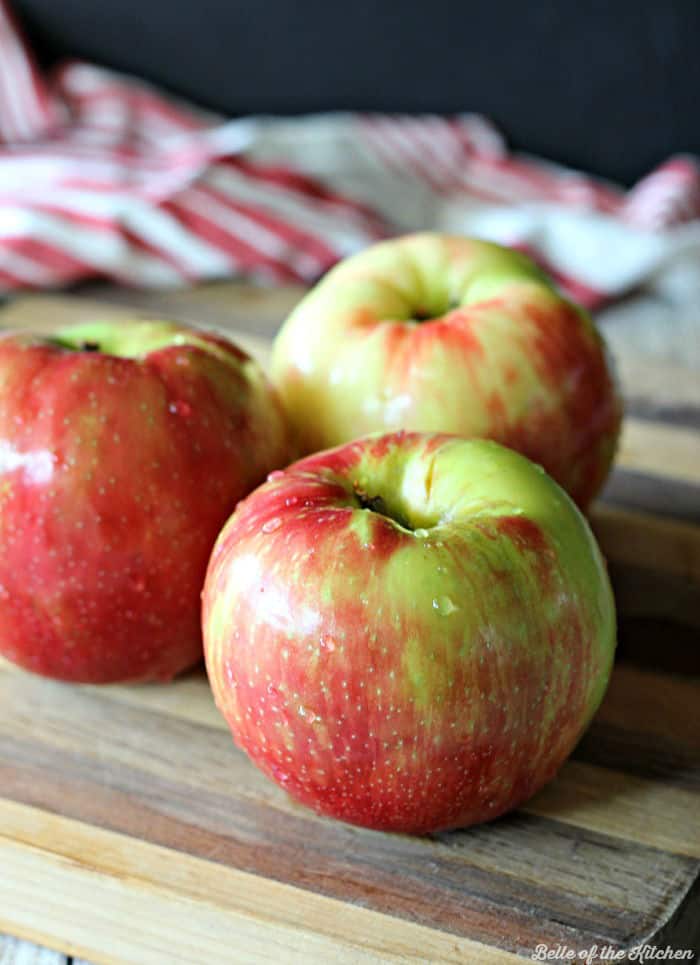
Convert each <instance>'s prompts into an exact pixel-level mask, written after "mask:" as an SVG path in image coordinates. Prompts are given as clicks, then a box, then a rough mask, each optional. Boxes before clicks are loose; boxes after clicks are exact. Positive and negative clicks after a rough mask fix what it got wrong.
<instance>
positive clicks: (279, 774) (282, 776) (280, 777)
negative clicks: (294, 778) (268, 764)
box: [272, 764, 289, 784]
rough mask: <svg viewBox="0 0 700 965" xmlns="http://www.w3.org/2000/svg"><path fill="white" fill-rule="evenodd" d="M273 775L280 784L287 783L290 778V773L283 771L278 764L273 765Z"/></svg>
mask: <svg viewBox="0 0 700 965" xmlns="http://www.w3.org/2000/svg"><path fill="white" fill-rule="evenodd" d="M272 776H273V777H274V779H275V780H276V781H279V782H280V784H286V783H287V781H288V780H289V774H288V773H287V772H286V771H283V770H282V768H281V767H279V766H278V765H277V764H273V765H272Z"/></svg>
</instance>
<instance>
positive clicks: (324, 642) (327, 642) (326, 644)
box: [318, 634, 335, 653]
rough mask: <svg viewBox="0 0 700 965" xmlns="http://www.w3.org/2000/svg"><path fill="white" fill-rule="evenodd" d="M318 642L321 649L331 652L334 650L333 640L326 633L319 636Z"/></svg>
mask: <svg viewBox="0 0 700 965" xmlns="http://www.w3.org/2000/svg"><path fill="white" fill-rule="evenodd" d="M318 642H319V645H320V647H321V650H325V651H326V653H333V651H334V650H335V640H334V639H333V637H331V636H330V635H328V634H327V635H326V636H325V637H321V639H320V640H319V641H318Z"/></svg>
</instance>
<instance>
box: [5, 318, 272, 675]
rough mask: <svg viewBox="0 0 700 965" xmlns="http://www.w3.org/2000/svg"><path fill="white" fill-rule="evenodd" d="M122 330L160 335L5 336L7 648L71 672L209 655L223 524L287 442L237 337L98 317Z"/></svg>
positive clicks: (167, 664) (155, 667) (115, 670)
mask: <svg viewBox="0 0 700 965" xmlns="http://www.w3.org/2000/svg"><path fill="white" fill-rule="evenodd" d="M156 325H158V326H160V327H159V328H157V329H156ZM164 326H165V327H164ZM127 331H128V333H129V337H130V338H131V343H132V344H133V345H137V344H138V342H139V338H140V337H143V339H144V343H145V344H148V343H149V340H150V341H151V342H152V341H153V338H154V334H155V336H157V339H156V340H157V341H158V347H157V348H156V349H154V350H153V351H146V352H145V353H144V354H143V356H140V357H121V356H119V355H116V354H106V353H104V352H101V351H95V350H91V351H89V352H88V351H81V350H79V349H75V350H74V349H72V348H70V347H67V346H66V345H63V344H57V343H56V342H55V341H53V340H47V339H45V338H42V337H39V336H31V335H23V334H14V335H4V336H3V337H1V338H0V585H1V586H2V587H3V593H2V596H1V597H0V653H2V654H3V655H4V656H5V657H7V658H8V659H9V660H12V661H14V662H15V663H17V664H19V665H20V666H22V667H24V668H26V669H27V670H31V671H33V672H35V673H39V674H44V675H46V676H50V677H55V678H59V679H62V680H69V681H77V682H87V683H106V682H113V681H125V680H167V679H170V678H171V677H173V676H174V675H175V674H177V673H179V672H180V671H182V670H184V669H185V668H186V667H188V666H190V665H192V664H194V663H196V662H197V661H198V660H199V659H201V656H202V643H201V631H200V625H199V611H200V593H201V587H202V582H203V578H204V573H205V570H206V565H207V560H208V557H209V554H210V551H211V547H212V545H213V543H214V541H215V539H216V535H217V533H218V531H219V529H220V527H221V526H222V524H223V523H224V521H225V520H226V517H227V516H228V515H229V514H230V512H231V511H232V510H233V508H234V506H235V505H236V502H237V501H238V499H240V498H241V497H243V496H245V495H246V494H247V493H248V492H249V491H250V490H251V489H252V488H253V487H254V486H256V485H257V484H258V483H260V482H261V481H262V480H263V479H264V478H265V475H266V473H268V472H269V471H270V470H272V469H274V468H275V467H277V466H280V465H284V464H285V463H286V462H287V461H288V458H289V455H290V449H289V444H288V435H289V432H288V429H287V426H286V424H285V420H284V416H283V414H282V411H281V407H280V404H279V402H278V400H277V398H276V397H275V395H274V392H273V390H272V389H271V387H270V386H269V384H268V383H267V382H266V380H265V378H264V376H263V375H262V373H261V372H260V370H259V368H258V367H257V366H256V365H255V364H254V363H253V362H252V361H251V360H250V359H249V358H248V356H246V355H245V353H243V352H241V351H240V349H238V348H237V347H235V346H233V345H231V344H230V343H229V342H227V341H226V340H225V339H221V338H220V337H218V336H211V337H210V336H208V335H206V334H202V333H200V332H195V331H193V330H190V329H187V328H185V327H183V326H178V325H172V326H170V327H168V326H167V325H165V323H146V322H143V323H134V325H133V326H128V327H126V326H119V325H116V326H114V327H113V328H112V329H109V330H107V329H105V328H104V326H102V327H100V329H99V333H100V336H101V337H103V338H108V337H109V338H111V339H114V338H117V339H118V338H119V337H123V334H124V332H127ZM95 341H97V339H95Z"/></svg>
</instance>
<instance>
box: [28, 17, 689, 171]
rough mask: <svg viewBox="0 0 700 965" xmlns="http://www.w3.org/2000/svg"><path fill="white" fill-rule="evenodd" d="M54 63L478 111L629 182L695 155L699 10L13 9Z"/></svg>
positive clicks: (340, 104)
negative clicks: (71, 60) (669, 160)
mask: <svg viewBox="0 0 700 965" xmlns="http://www.w3.org/2000/svg"><path fill="white" fill-rule="evenodd" d="M15 6H16V8H17V9H18V11H19V13H20V15H21V17H22V20H23V21H24V23H25V26H26V28H27V31H28V33H29V35H30V38H31V39H32V41H33V42H34V44H35V46H36V47H37V49H38V50H39V52H40V54H41V56H42V58H43V59H44V60H45V61H48V62H50V61H52V60H55V59H56V58H59V57H61V56H64V55H66V54H71V55H75V56H80V57H84V58H88V59H91V60H93V61H96V62H99V63H102V64H105V65H109V66H113V67H117V68H120V69H122V70H127V71H131V72H133V73H136V74H139V75H141V76H143V77H146V78H148V79H150V80H154V81H157V82H159V83H160V84H162V85H164V86H166V87H167V88H169V89H170V90H172V91H175V92H177V93H180V94H184V95H186V96H188V97H190V98H192V99H194V100H195V101H198V102H199V103H201V104H203V105H205V106H209V107H212V108H216V109H217V110H221V111H223V112H226V113H228V114H246V113H253V112H261V111H262V112H272V113H285V114H295V113H301V112H305V111H312V110H324V109H336V108H341V109H342V108H359V109H377V110H392V111H401V110H408V111H447V112H452V111H469V110H476V111H480V112H482V113H484V114H487V115H489V116H490V117H492V118H493V119H494V120H495V121H496V122H497V123H498V124H499V125H500V126H501V128H502V129H503V130H504V131H505V133H506V134H507V136H508V138H509V140H510V142H511V144H513V145H514V146H515V147H518V148H521V149H525V150H528V151H531V152H533V153H537V154H542V155H544V156H546V157H550V158H552V159H555V160H561V161H564V162H566V163H569V164H572V165H574V166H577V167H581V168H584V169H588V170H592V171H596V172H597V173H599V174H603V175H605V176H608V177H611V178H615V179H617V180H621V181H623V182H627V183H629V182H631V181H633V180H635V179H636V178H637V177H639V176H640V175H642V174H644V173H646V172H647V171H648V170H649V169H650V168H651V167H653V166H654V165H655V164H656V163H658V162H659V161H661V160H663V159H664V158H665V157H667V156H668V155H669V154H671V153H673V152H679V151H693V152H697V153H700V113H699V110H698V101H699V100H700V0H636V2H634V0H607V2H601V0H578V2H574V0H558V2H557V0H541V2H537V0H530V2H529V3H524V2H522V0H519V2H518V0H492V2H480V3H475V2H470V0H463V2H450V0H422V2H417V0H403V2H399V0H395V2H387V0H385V2H382V0H377V2H376V3H371V2H364V0H357V2H354V3H353V2H348V3H345V2H344V3H337V2H333V0H258V2H255V0H16V2H15Z"/></svg>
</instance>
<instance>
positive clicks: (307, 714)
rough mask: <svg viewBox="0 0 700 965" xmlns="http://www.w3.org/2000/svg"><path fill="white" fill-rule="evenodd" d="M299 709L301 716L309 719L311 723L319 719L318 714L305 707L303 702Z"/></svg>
mask: <svg viewBox="0 0 700 965" xmlns="http://www.w3.org/2000/svg"><path fill="white" fill-rule="evenodd" d="M297 710H298V713H299V716H300V717H303V718H304V720H307V721H308V722H309V723H310V724H313V723H314V721H315V720H317V717H316V714H315V713H314V712H313V710H309V708H308V707H304V706H303V704H300V705H299V707H298V708H297Z"/></svg>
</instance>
